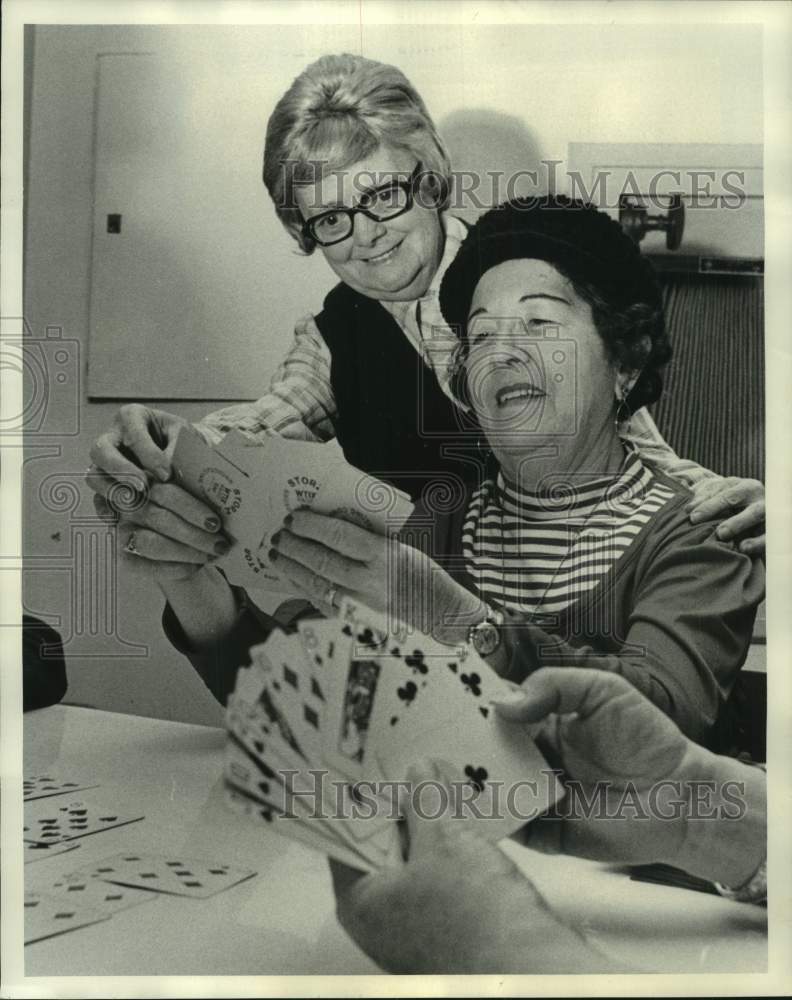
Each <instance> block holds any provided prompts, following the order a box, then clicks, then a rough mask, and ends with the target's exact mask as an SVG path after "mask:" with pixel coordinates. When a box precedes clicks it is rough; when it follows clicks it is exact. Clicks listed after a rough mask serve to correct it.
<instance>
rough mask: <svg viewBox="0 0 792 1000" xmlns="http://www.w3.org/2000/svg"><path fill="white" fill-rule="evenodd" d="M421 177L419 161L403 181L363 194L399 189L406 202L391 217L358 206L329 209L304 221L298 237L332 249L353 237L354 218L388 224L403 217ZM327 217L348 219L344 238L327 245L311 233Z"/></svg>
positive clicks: (413, 197)
mask: <svg viewBox="0 0 792 1000" xmlns="http://www.w3.org/2000/svg"><path fill="white" fill-rule="evenodd" d="M422 176H423V164H422V163H421V161H420V160H419V161H418V163H416V164H415V167H414V168H413V171H412V173H411V174H410V176H409V177H408V178H406V179H405V180H394V181H388V182H387V183H386V184H380V185H379V187H376V188H372V189H371V190H369V191H366V192H364V194H365V196H369V195H375V194H378V193H379V192H380V191H387V190H388V189H389V188H400V189H401V190H402V191H403V192H404V194H405V195H406V196H407V202H406V204H405V206H404V208H400V209H399V210H398V211H396V212H393V213H392V214H391V215H385V216H383V215H375V214H374V212H372V211H371V209H369V208H362V207H361V206H360V205H355V206H353V207H352V208H345V207H342V208H330V209H328V210H327V211H326V212H320V213H319V214H318V215H314V216H312V217H311V218H310V219H306V220H305V221H304V222H303V224H302V228H301V230H300V235H301V236H302V237H303V239H310V240H313V241H314V243H316V245H317V246H320V247H334V246H335V245H336V244H337V243H343V242H344V240H348V239H349V237H350V236H353V235H354V232H355V216H356V215H365V216H366V218H367V219H372V220H373V221H374V222H390V220H391V219H396V218H398V217H399V216H400V215H404V214H405V213H406V212H409V211H410V209H411V208H412V207H413V205H414V204H415V191H416V189H417V187H418V185H419V184H420V182H421V179H422ZM328 215H345V216H347V217H348V218H349V222H350V227H349V232H348V233H347V234H346V236H341V237H339V239H337V240H331V241H330V242H329V243H323V242H322V240H320V239H317V237H316V235H315V234H314V232H313V227H314V226H315V225H316V223H317V222H319V221H320V220H321V219H324V218H326V217H327V216H328Z"/></svg>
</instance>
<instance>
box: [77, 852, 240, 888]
mask: <svg viewBox="0 0 792 1000" xmlns="http://www.w3.org/2000/svg"><path fill="white" fill-rule="evenodd" d="M78 874H81V875H83V876H85V877H86V878H89V879H98V880H100V881H103V882H112V883H115V884H118V885H127V886H134V887H137V888H140V889H148V890H150V891H152V892H164V893H170V894H173V895H177V896H192V897H195V898H196V899H207V898H208V897H209V896H214V895H215V894H216V893H218V892H222V891H223V890H224V889H230V888H231V886H234V885H237V884H238V883H240V882H245V881H246V880H247V879H249V878H253V876H254V875H255V874H256V872H255V871H253V870H252V869H250V868H234V867H231V865H227V864H225V863H222V862H218V863H216V864H212V863H211V862H207V861H201V860H197V859H195V858H185V857H183V856H182V855H172V856H170V857H169V856H167V855H160V854H138V853H136V852H134V851H130V852H127V853H123V852H122V853H120V854H114V855H113V856H112V857H109V858H104V859H103V860H102V861H99V862H97V863H96V864H95V865H92V866H90V867H86V868H83V869H80V872H79V873H78Z"/></svg>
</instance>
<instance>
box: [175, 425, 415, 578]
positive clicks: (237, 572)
mask: <svg viewBox="0 0 792 1000" xmlns="http://www.w3.org/2000/svg"><path fill="white" fill-rule="evenodd" d="M173 468H174V472H175V477H176V481H177V482H178V483H179V484H180V485H181V486H183V487H184V488H185V489H186V490H188V492H190V493H192V494H193V495H194V496H195V497H197V498H198V499H200V500H202V501H204V502H206V503H208V504H209V506H210V507H212V508H213V509H214V510H215V511H216V512H217V513H218V514H219V515H220V517H221V518H222V521H223V528H224V531H225V533H226V534H227V535H228V536H229V537H230V538H231V539H233V541H234V542H235V543H236V544H234V545H233V547H232V549H231V552H230V553H229V554H228V555H227V556H226V557H225V558H224V559H223V560H221V561H219V562H218V565H220V566H222V568H223V570H224V572H225V574H226V576H227V578H228V580H229V581H230V582H231V583H235V584H238V585H240V586H245V587H251V588H257V589H260V590H261V589H265V590H276V591H278V590H280V591H288V590H289V585H288V583H286V582H284V580H283V578H282V577H281V576H280V575H279V574H278V572H277V570H276V568H275V567H274V566H273V565H272V563H271V562H270V560H269V559H268V556H267V553H268V551H269V548H270V542H271V539H272V536H273V534H275V532H276V531H278V529H279V528H280V527H281V526H282V524H283V519H284V517H285V516H286V515H287V514H290V513H291V512H292V511H294V510H298V509H302V508H309V509H311V510H315V511H317V512H318V513H323V514H332V515H334V516H337V517H341V518H344V519H345V520H348V521H352V522H354V523H356V524H359V525H361V526H362V527H365V528H367V529H368V530H370V531H375V532H377V533H379V534H383V535H384V534H387V533H388V532H395V531H398V530H399V528H400V527H401V526H402V525H403V524H404V522H405V521H406V520H407V518H408V517H409V516H410V514H411V513H412V509H413V505H412V503H411V502H410V500H409V498H408V497H406V496H405V494H403V493H401V492H400V491H399V490H397V489H395V488H394V487H392V486H389V485H388V484H386V483H382V482H380V481H379V480H377V479H374V478H373V477H372V476H369V475H367V474H366V473H363V472H360V471H359V470H358V469H355V468H353V466H351V465H348V464H347V463H346V462H345V461H344V459H343V456H341V455H340V454H339V453H337V452H336V451H334V450H333V449H331V448H329V447H327V446H325V445H321V444H311V443H307V442H304V441H288V440H284V439H283V438H279V437H271V438H266V439H264V440H263V441H255V442H254V441H251V440H250V439H249V438H247V437H245V435H244V434H242V433H240V432H239V431H232V432H231V433H230V434H228V435H227V436H226V437H225V438H223V440H222V441H221V442H220V443H219V444H218V445H217V446H216V447H214V448H213V447H211V446H210V445H208V444H207V443H206V442H205V441H204V440H203V438H202V437H201V436H200V435H199V434H198V432H197V431H195V430H194V429H193V428H191V427H184V428H183V429H182V430H181V432H180V434H179V439H178V442H177V444H176V450H175V452H174V455H173Z"/></svg>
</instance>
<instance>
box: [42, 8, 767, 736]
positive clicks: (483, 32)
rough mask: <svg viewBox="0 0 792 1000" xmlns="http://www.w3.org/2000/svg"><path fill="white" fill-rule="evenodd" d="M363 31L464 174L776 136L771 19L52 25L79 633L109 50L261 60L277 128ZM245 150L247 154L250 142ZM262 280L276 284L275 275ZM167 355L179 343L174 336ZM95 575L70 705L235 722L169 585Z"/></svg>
mask: <svg viewBox="0 0 792 1000" xmlns="http://www.w3.org/2000/svg"><path fill="white" fill-rule="evenodd" d="M670 9H671V8H669V10H670ZM361 40H362V51H363V54H364V55H368V56H371V57H373V58H378V59H382V60H384V61H390V62H394V63H396V64H397V65H399V66H400V67H401V68H402V69H403V70H404V71H405V72H406V74H407V76H408V77H409V78H410V79H411V80H412V81H413V83H414V84H415V85H416V86H417V88H418V89H419V91H420V92H421V93H422V94H423V96H424V98H425V100H426V102H427V104H428V106H429V108H430V110H431V111H432V113H433V114H434V116H435V119H436V121H437V122H438V125H439V127H440V129H441V132H443V134H444V136H445V137H446V139H447V141H448V143H449V146H450V148H451V151H452V155H453V159H454V165H455V167H456V168H457V169H471V170H479V171H485V170H488V169H493V168H497V169H501V170H504V171H507V172H508V171H509V170H516V169H531V167H533V166H535V165H536V164H537V162H538V161H539V160H542V159H557V160H561V161H564V160H565V158H566V152H567V144H568V143H569V142H570V141H575V142H594V141H600V142H714V143H750V142H761V141H762V115H761V100H762V98H761V72H762V70H761V36H760V30H759V29H758V28H757V29H753V28H746V27H744V26H741V27H735V28H729V27H718V26H713V25H703V26H701V27H696V28H692V27H689V26H679V27H676V26H673V25H665V26H657V27H654V28H653V27H647V26H640V27H638V26H636V27H633V28H623V27H620V28H612V27H607V28H599V27H593V26H587V25H579V26H568V25H567V26H564V27H557V28H554V27H547V26H542V27H531V26H522V27H519V28H517V27H509V28H495V27H490V28H478V29H468V28H465V29H462V28H442V27H439V26H438V27H433V28H424V29H422V30H421V31H418V30H417V29H399V30H398V31H397V30H395V29H388V28H380V27H377V28H368V27H366V28H364V29H363V30H362V32H361V30H360V29H359V27H358V26H357V25H355V26H354V27H350V28H338V29H337V30H332V29H330V28H328V27H327V26H317V27H315V28H312V29H299V30H296V29H292V28H284V27H278V28H275V27H252V26H248V27H245V28H244V29H233V28H206V29H203V28H146V27H117V26H106V27H39V28H36V29H35V46H34V62H33V72H32V106H31V117H30V161H29V164H28V192H27V197H28V214H27V230H26V261H25V263H26V270H25V281H26V286H25V312H26V319H27V321H28V324H29V326H30V328H31V331H32V332H33V334H34V336H36V337H43V336H44V335H45V331H46V329H47V327H57V328H61V329H62V337H63V338H65V339H67V340H72V341H76V342H77V343H78V345H79V351H80V366H81V367H80V376H81V377H80V381H79V384H77V383H75V382H74V381H70V382H69V385H68V386H66V387H65V389H64V388H63V387H61V389H62V391H60V392H59V393H56V394H55V395H56V396H57V397H58V398H57V399H55V400H53V401H52V409H51V414H53V415H54V416H53V417H52V419H53V422H54V423H56V424H57V423H60V424H61V425H62V426H65V425H66V423H67V422H68V413H69V412H70V408H73V407H75V406H76V407H77V410H78V412H79V420H80V423H79V433H78V434H76V435H74V436H72V437H66V438H57V437H47V436H44V435H40V436H39V437H38V438H32V439H31V447H29V448H28V452H27V455H26V460H27V461H26V472H27V475H26V490H27V500H26V518H25V522H26V523H25V546H26V548H25V551H26V556H27V557H28V570H27V571H26V576H25V592H26V606H27V608H28V610H29V611H31V612H32V613H39V614H41V615H42V616H43V617H49V618H50V619H52V618H53V617H54V618H55V619H56V620H57V619H58V618H59V619H60V620H61V625H60V628H61V631H63V632H64V633H66V634H68V633H69V631H70V623H74V622H76V621H77V620H78V619H79V620H80V621H83V620H86V617H87V618H90V616H89V615H88V616H86V615H85V614H83V611H82V610H81V608H80V607H79V606H78V605H75V596H74V594H77V597H79V596H80V595H83V596H85V595H86V594H87V595H88V596H89V597H90V596H91V594H90V592H89V591H86V587H88V584H87V583H82V582H79V581H78V580H77V569H76V566H77V562H76V561H75V555H74V552H73V551H72V549H71V546H72V544H73V543H72V533H73V532H75V531H76V534H77V535H80V534H81V532H82V537H83V538H84V537H86V536H85V530H86V527H85V525H83V526H80V525H79V524H78V522H79V520H80V518H81V517H86V518H87V517H89V516H90V512H91V510H92V508H91V507H90V502H89V501H88V500H87V497H86V496H85V495H83V496H82V497H81V498H80V499H79V503H78V505H77V506H76V507H75V508H74V509H65V508H64V509H55V508H57V507H58V503H59V501H64V495H63V490H61V493H60V494H58V495H53V489H52V488H51V487H52V485H53V481H52V480H51V479H50V480H49V487H50V488H49V490H47V489H46V488H44V491H43V493H42V484H43V485H44V487H46V486H47V480H48V477H51V476H53V475H56V474H57V475H58V476H59V477H60V479H61V480H65V481H67V482H70V483H73V484H74V485H75V486H76V485H77V484H79V480H80V476H81V473H82V471H83V470H84V469H85V467H86V465H87V463H88V458H87V453H88V449H89V446H90V443H91V441H92V440H93V439H94V438H95V437H96V435H97V434H98V433H99V432H100V431H102V430H103V429H105V428H106V427H107V426H108V424H109V423H110V421H111V420H112V416H113V413H114V411H115V409H116V404H115V403H113V402H102V403H98V402H90V401H88V399H87V397H86V394H85V384H86V379H85V374H86V367H85V366H86V364H87V362H88V355H89V350H88V348H89V345H88V343H87V330H88V315H89V292H90V261H91V218H92V163H93V152H92V143H93V125H94V118H93V114H94V87H95V64H96V57H97V55H98V54H100V53H107V52H129V51H143V50H145V51H152V52H157V53H160V54H162V55H163V56H165V57H168V58H173V59H178V60H180V61H182V62H183V63H184V65H185V66H188V65H189V66H191V67H192V72H198V71H200V68H201V67H202V66H206V67H207V70H208V68H209V67H211V70H212V72H218V71H221V70H222V67H223V66H224V65H228V66H234V67H236V68H237V71H238V69H239V67H245V66H250V67H251V72H253V71H254V70H255V71H256V72H259V73H260V72H261V66H262V65H265V66H266V70H267V72H266V87H264V86H262V98H261V135H262V138H263V133H264V127H265V124H266V119H267V116H268V114H269V112H270V110H271V107H272V104H273V101H274V100H275V99H276V98H277V96H278V95H279V94H280V92H281V91H282V90H283V89H285V87H286V86H287V85H288V84H289V83H290V82H291V79H292V78H293V77H294V76H295V75H296V74H297V73H298V72H299V71H300V70H301V69H302V68H303V66H304V65H305V64H306V63H307V62H308V61H310V60H311V59H313V58H315V57H316V56H317V55H319V54H321V53H322V52H329V51H341V50H347V51H361ZM188 111H189V109H188V108H184V109H175V113H180V112H184V113H188ZM218 141H221V137H218ZM260 154H261V150H260V148H255V149H251V150H249V155H250V158H251V169H252V170H254V171H258V169H259V162H260ZM234 155H235V156H236V157H239V156H242V157H244V156H245V155H246V152H245V151H244V150H238V149H235V150H234ZM559 169H560V170H563V163H562V165H561V167H560V168H559ZM265 199H266V195H265V192H264V189H263V186H262V188H261V202H259V203H258V204H257V205H255V206H251V211H254V212H260V211H262V205H263V206H265V209H264V210H265V211H266V200H265ZM277 239H278V241H279V242H278V243H277V245H275V244H274V243H273V246H272V249H271V253H272V260H273V262H274V263H273V267H272V270H271V274H272V275H273V278H272V279H271V282H270V284H268V285H267V287H266V288H265V299H266V296H272V297H273V300H274V298H277V300H278V301H280V302H282V301H284V300H285V301H291V302H293V303H294V313H295V315H298V314H299V313H300V311H301V308H300V307H301V303H302V301H303V299H304V284H303V282H304V273H305V272H304V271H301V262H300V260H299V259H297V258H294V257H293V256H292V253H291V247H290V244H289V242H288V240H287V238H286V237H285V236H283V237H280V236H278V237H277ZM268 252H269V251H268ZM202 280H206V276H205V274H204V277H203V278H202ZM255 291H256V294H259V295H260V294H261V289H260V288H259V289H256V290H255ZM225 335H226V336H231V335H232V334H230V333H226V334H225ZM287 338H288V331H287V330H285V331H278V332H276V333H273V335H272V336H271V338H268V339H267V341H266V342H264V343H262V345H261V350H262V355H263V356H266V358H267V360H268V363H269V362H270V358H272V359H274V357H275V356H276V355H277V354H279V353H280V351H281V350H282V345H283V344H284V343H285V341H286V340H287ZM163 350H168V342H167V331H163ZM185 362H186V363H189V358H185ZM139 363H140V365H141V366H154V365H156V364H157V357H156V356H150V357H142V358H140V362H139ZM211 408H212V407H211V406H210V405H207V404H204V403H201V404H190V403H179V404H178V405H174V406H173V407H172V409H175V410H177V411H178V412H180V413H183V414H184V415H185V416H187V417H188V418H190V419H194V418H197V417H198V416H199V415H200V414H201V413H203V412H205V411H206V410H208V409H211ZM37 449H38V450H37ZM86 504H87V506H86ZM66 506H67V507H68V504H67V505H66ZM91 530H93V529H91ZM90 575H91V576H92V578H93V579H94V583H96V581H97V579H98V580H100V582H101V589H100V591H99V592H94V598H93V599H94V600H95V601H96V608H95V617H96V615H98V617H99V619H101V617H102V614H104V613H105V612H106V611H107V609H108V607H111V606H112V602H113V601H115V604H116V606H117V623H118V628H117V635H116V636H115V637H114V636H112V635H103V634H102V626H101V625H100V626H99V627H98V628H97V629H95V634H93V635H88V634H86V635H85V636H82V637H77V639H76V641H75V642H73V643H72V644H71V648H69V647H67V653H69V654H70V662H69V673H70V695H69V698H70V700H76V701H82V702H88V703H91V704H94V705H97V706H99V707H103V708H109V709H112V710H118V711H129V712H136V713H139V714H143V715H156V716H162V717H167V718H173V719H181V720H185V721H186V720H192V721H203V722H216V721H218V719H219V713H218V710H217V708H216V706H215V705H214V703H213V702H212V700H211V698H210V697H209V696H208V695H207V694H205V692H204V690H203V688H202V685H201V684H200V682H199V681H197V680H196V679H195V678H194V677H193V676H192V673H191V670H190V668H189V667H188V666H187V665H186V664H185V663H184V662H183V661H182V659H181V657H179V656H178V655H177V654H176V653H174V652H173V651H172V650H171V649H170V647H169V646H168V645H167V644H166V643H165V641H164V639H163V638H162V637H161V635H160V632H159V625H158V619H159V612H160V603H161V602H160V599H159V597H158V595H157V593H156V591H155V589H154V588H152V587H151V586H150V585H145V584H144V583H142V582H141V581H139V580H133V579H125V580H120V581H118V586H117V588H116V586H115V584H114V583H113V581H112V579H109V578H107V579H106V575H105V574H104V573H103V572H99V571H96V572H93V573H92V574H90ZM73 592H74V593H73ZM88 610H89V611H90V608H89V609H88ZM110 617H111V618H112V615H111V616H110ZM89 631H90V629H89ZM119 637H120V638H121V639H122V640H123V641H124V642H125V643H133V644H135V643H136V644H143V645H144V646H145V647H147V652H146V653H145V655H143V656H133V657H125V656H120V655H119V654H120V653H123V652H129V651H130V647H128V646H124V645H123V644H122V643H121V642H120V641H119Z"/></svg>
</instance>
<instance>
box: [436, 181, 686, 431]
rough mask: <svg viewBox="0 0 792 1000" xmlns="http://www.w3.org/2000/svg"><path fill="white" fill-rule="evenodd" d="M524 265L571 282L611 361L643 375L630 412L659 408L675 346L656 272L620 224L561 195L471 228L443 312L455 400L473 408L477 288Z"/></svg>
mask: <svg viewBox="0 0 792 1000" xmlns="http://www.w3.org/2000/svg"><path fill="white" fill-rule="evenodd" d="M520 259H540V260H545V261H547V262H548V263H549V264H551V265H552V266H553V267H554V268H555V269H556V270H557V271H558V272H559V273H560V274H562V275H563V276H564V277H565V278H567V279H568V280H569V281H570V282H571V284H572V286H573V288H574V289H575V292H576V293H577V295H578V296H579V297H580V298H581V299H583V300H584V301H585V302H587V303H588V304H589V306H590V307H591V313H592V318H593V320H594V325H595V327H596V329H597V332H598V333H599V335H600V336H601V337H602V339H603V341H604V344H605V349H606V351H607V354H608V357H609V359H610V360H611V362H612V363H614V364H615V365H617V366H620V367H623V368H625V369H626V370H629V371H636V370H638V369H641V374H640V376H639V378H638V380H637V381H636V383H635V385H634V386H633V388H632V390H631V391H630V393H629V395H628V396H627V399H626V404H627V406H628V408H629V409H630V411H631V412H633V413H634V412H635V411H636V410H638V409H640V408H641V407H642V406H647V405H648V404H650V403H654V402H656V401H657V400H658V399H659V398H660V395H661V393H662V389H663V379H662V374H661V369H662V367H663V366H664V365H666V364H667V363H668V361H669V360H670V359H671V345H670V343H669V340H668V335H667V333H666V327H665V319H664V316H663V308H662V301H661V297H660V289H659V287H658V284H657V280H656V278H655V275H654V272H653V270H652V267H651V265H650V263H649V261H648V260H647V259H646V258H645V257H643V256H642V255H641V252H640V250H639V249H638V247H637V246H636V245H635V244H634V243H633V241H632V240H631V239H630V237H628V236H627V235H626V234H625V233H624V232H623V231H622V229H621V227H620V226H619V224H618V223H617V222H615V221H614V220H613V219H611V218H610V217H609V216H608V215H606V214H605V213H604V212H600V211H599V210H597V209H596V208H593V207H592V206H590V205H586V204H584V203H582V202H579V201H573V200H572V199H570V198H565V197H564V196H562V195H558V196H546V197H543V198H540V199H532V200H531V199H517V200H516V201H512V202H507V203H505V204H504V205H501V206H498V207H497V208H494V209H491V210H490V211H489V212H487V213H486V214H485V215H483V216H481V218H480V219H479V220H478V222H477V223H476V225H475V226H474V227H473V228H472V229H471V230H470V232H469V233H468V235H467V238H466V239H465V241H464V243H463V244H462V247H461V248H460V250H459V253H458V254H457V256H456V258H455V260H454V261H453V262H452V263H451V265H450V267H449V268H448V270H447V271H446V274H445V276H444V278H443V282H442V285H441V288H440V307H441V309H442V311H443V316H444V318H445V319H446V321H447V322H448V323H450V324H451V325H452V326H455V327H456V328H457V330H458V331H459V334H460V340H459V346H458V348H457V351H456V352H455V354H454V357H453V359H452V362H451V366H452V374H451V380H450V388H451V391H452V392H453V393H454V395H455V396H456V397H457V398H458V399H459V400H460V401H461V402H463V403H464V404H465V405H468V406H469V405H470V399H469V396H468V393H467V387H466V374H465V362H466V360H467V356H468V352H469V344H468V342H467V337H466V328H467V314H468V312H469V310H470V303H471V301H472V299H473V294H474V292H475V288H476V285H477V284H478V282H479V280H480V278H481V277H482V276H483V275H484V274H485V273H486V272H487V271H489V270H490V269H491V268H493V267H496V266H497V265H498V264H502V263H504V262H505V261H507V260H520ZM647 336H648V338H649V344H650V346H649V348H648V349H647V347H646V343H645V338H646V337H647Z"/></svg>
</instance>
